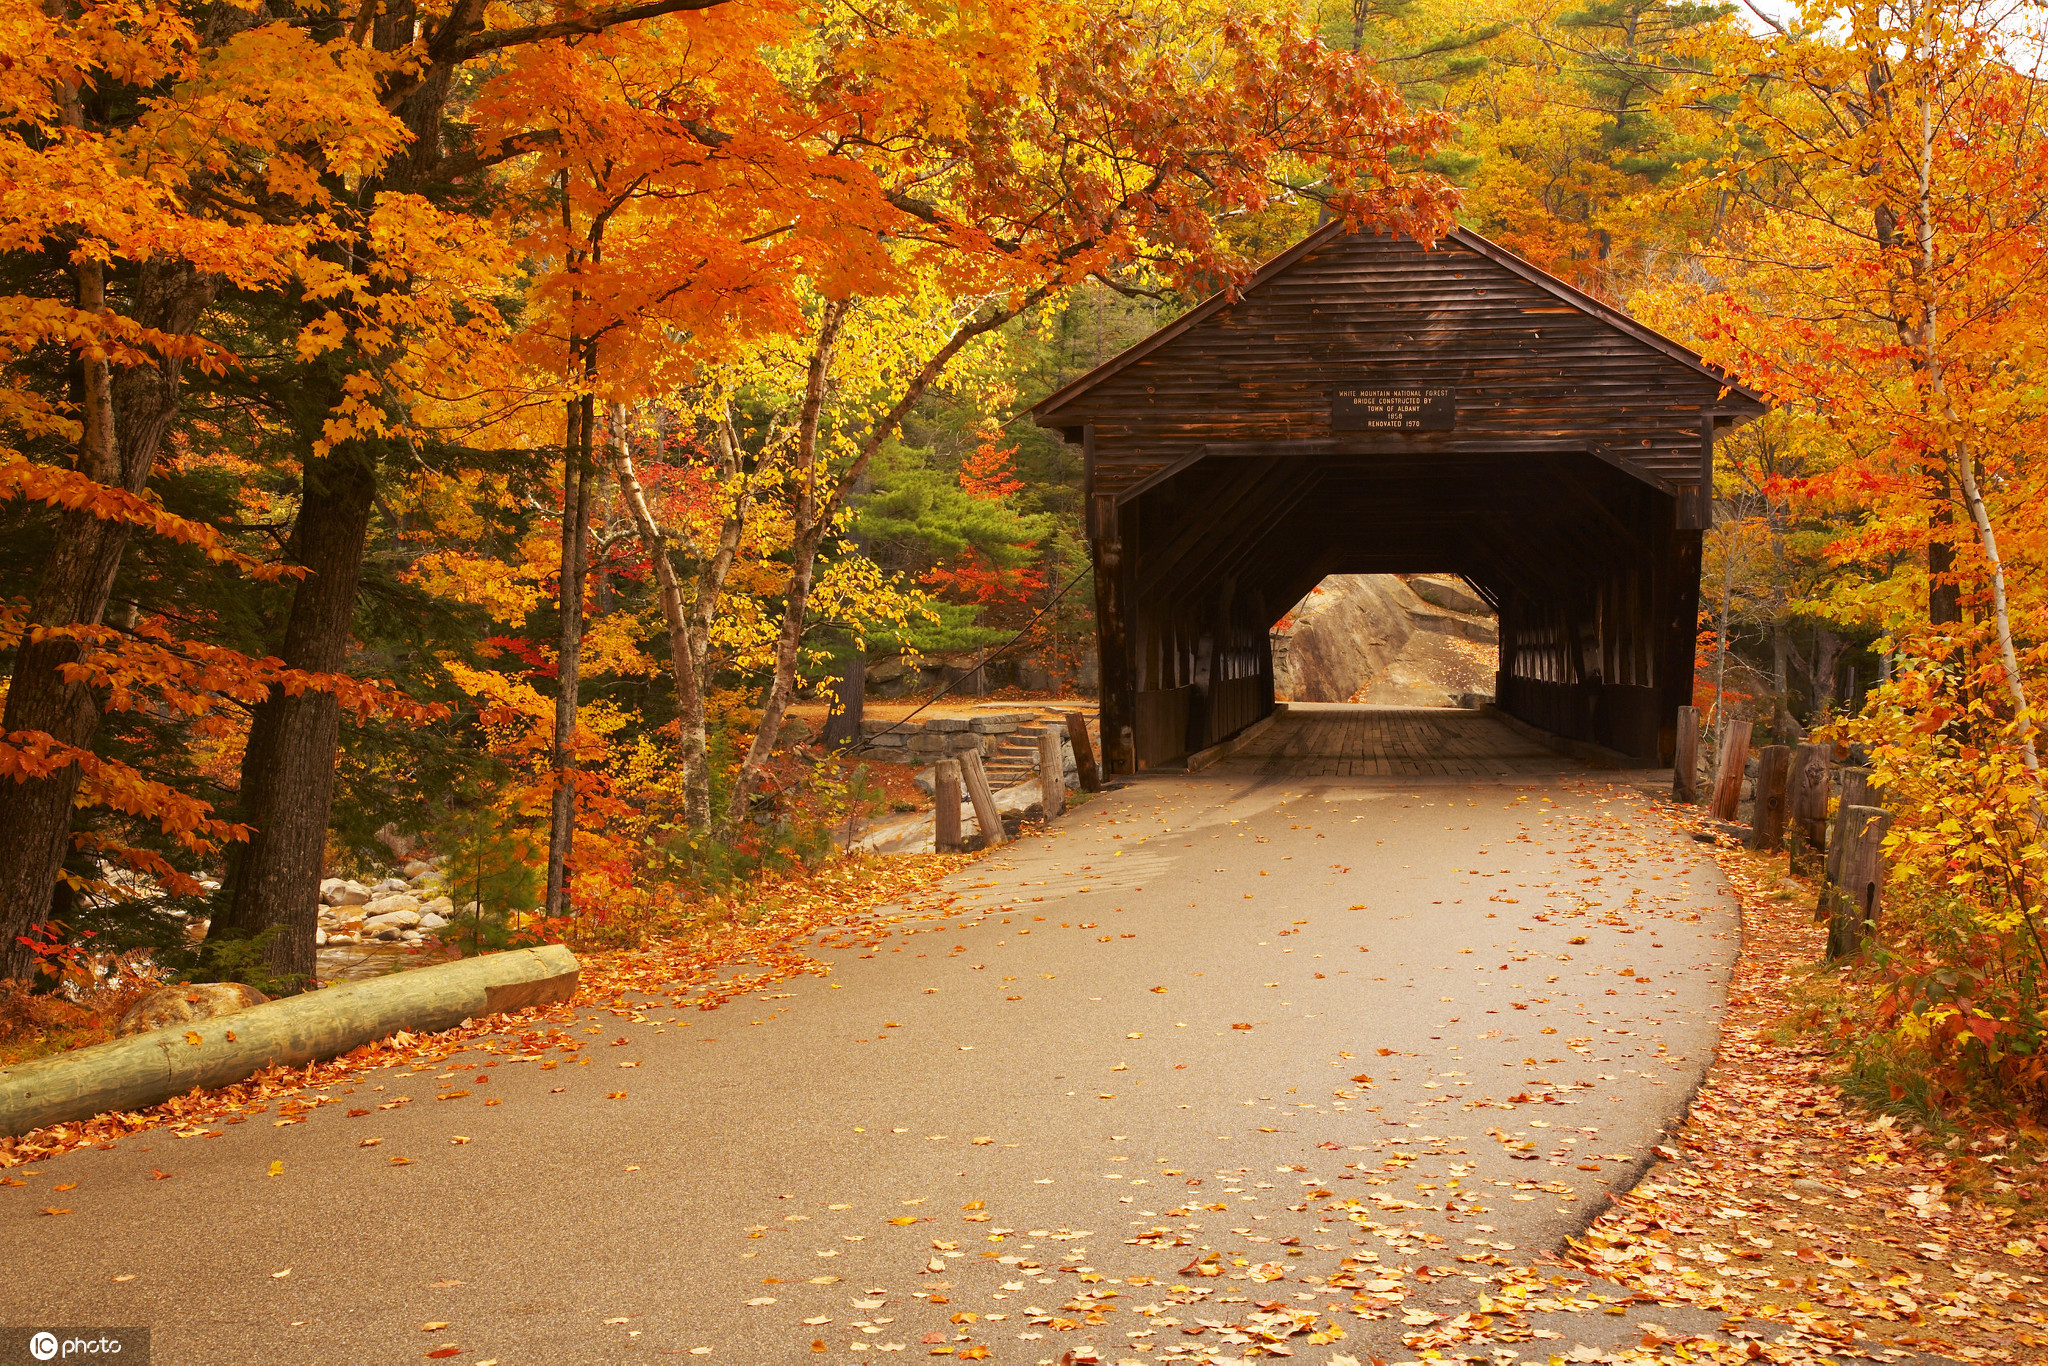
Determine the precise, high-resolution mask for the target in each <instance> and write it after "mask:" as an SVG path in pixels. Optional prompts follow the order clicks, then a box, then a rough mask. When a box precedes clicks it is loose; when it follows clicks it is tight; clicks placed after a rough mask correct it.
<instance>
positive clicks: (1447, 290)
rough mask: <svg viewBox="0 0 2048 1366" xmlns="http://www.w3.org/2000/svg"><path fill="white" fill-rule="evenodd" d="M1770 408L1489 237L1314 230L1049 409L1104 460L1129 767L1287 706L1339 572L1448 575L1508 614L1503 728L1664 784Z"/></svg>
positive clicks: (1121, 742) (1105, 726)
mask: <svg viewBox="0 0 2048 1366" xmlns="http://www.w3.org/2000/svg"><path fill="white" fill-rule="evenodd" d="M1763 411H1764V404H1763V402H1762V401H1761V400H1760V399H1759V398H1758V397H1757V396H1756V395H1754V394H1752V393H1749V392H1748V391H1746V390H1743V389H1741V388H1739V387H1736V386H1734V385H1733V384H1731V382H1730V381H1729V380H1728V379H1727V378H1726V377H1725V376H1723V375H1722V374H1720V373H1718V372H1717V371H1715V370H1712V369H1710V368H1708V367H1707V366H1706V365H1705V364H1703V363H1702V362H1701V361H1700V359H1699V357H1698V356H1697V355H1695V354H1694V353H1692V352H1691V351H1689V350H1687V349H1686V348H1685V347H1683V346H1680V345H1679V344H1677V343H1676V342H1673V341H1671V340H1670V339H1668V338H1666V337H1663V336H1660V335H1658V334H1657V333H1656V332H1654V331H1652V330H1651V329H1649V328H1647V327H1644V326H1643V325H1642V324H1640V323H1637V322H1635V321H1634V320H1632V319H1630V318H1628V317H1627V316H1625V315H1624V314H1622V313H1620V312H1618V311H1616V310H1615V309H1612V308H1609V307H1608V306H1606V305H1605V304H1602V303H1600V302H1599V301H1598V300H1596V299H1594V298H1592V297H1590V296H1589V295H1586V294H1583V293H1581V292H1580V291H1578V290H1577V289H1574V288H1573V287H1571V286H1570V285H1567V284H1565V283H1564V282H1563V281H1561V280H1559V279H1557V278H1555V277H1554V276H1551V275H1549V274H1547V273H1546V272H1544V271H1542V270H1539V269H1537V268H1536V267H1534V266H1531V265H1529V264H1528V263H1527V262H1525V261H1522V260H1520V259H1518V258H1517V257H1515V256H1514V255H1513V254H1512V253H1510V252H1508V251H1506V250H1504V249H1502V248H1500V247H1497V246H1495V245H1494V244H1493V243H1491V242H1489V241H1487V240H1486V239H1485V238H1483V237H1480V236H1478V235H1477V234H1474V233H1470V232H1466V231H1463V230H1457V231H1454V232H1452V233H1451V234H1450V235H1449V236H1448V237H1446V238H1444V239H1443V240H1442V241H1440V242H1439V243H1437V245H1436V246H1435V248H1434V249H1425V248H1423V247H1421V246H1420V245H1418V244H1417V243H1415V242H1413V241H1411V240H1408V239H1406V238H1403V237H1397V236H1391V235H1379V236H1375V235H1372V234H1370V233H1346V232H1344V231H1343V229H1342V226H1341V225H1339V224H1331V225H1329V226H1327V227H1324V228H1322V229H1320V230H1318V231H1316V232H1314V233H1312V234H1310V236H1309V237H1308V238H1306V239H1305V240H1304V241H1302V242H1301V243H1300V244H1299V245H1297V246H1295V247H1294V248H1293V249H1292V250H1290V251H1287V252H1285V253H1284V254H1282V255H1280V256H1278V257H1275V258H1274V259H1273V260H1272V261H1270V262H1268V263H1267V264H1266V266H1265V267H1264V268H1262V269H1261V270H1260V271H1259V272H1258V274H1257V275H1255V276H1254V277H1253V278H1252V280H1251V281H1250V282H1249V283H1248V284H1247V285H1246V286H1245V287H1244V288H1243V289H1242V290H1241V291H1240V293H1239V295H1238V297H1237V298H1235V299H1231V298H1228V297H1226V296H1223V295H1218V296H1216V297H1214V298H1211V299H1210V300H1208V301H1207V302H1206V303H1203V304H1202V305H1200V306H1199V307H1197V308H1195V309H1194V310H1192V311H1191V312H1189V313H1188V314H1186V315H1185V316H1184V317H1182V318H1181V319H1179V320H1178V321H1177V322H1175V323H1173V324H1171V325H1170V326H1168V327H1164V328H1162V329H1160V330H1159V331H1158V332H1155V333H1153V334H1152V335H1151V336H1150V337H1147V338H1146V339H1145V340H1144V341H1142V342H1139V343H1138V344H1137V345H1136V346H1133V347H1131V348H1130V349H1129V350H1128V351H1125V352H1124V353H1123V354H1122V355H1120V356H1117V357H1116V358H1115V359H1113V360H1111V361H1108V362H1107V363H1105V364H1103V365H1101V366H1099V367H1098V368H1097V369H1095V370H1094V371H1092V372H1091V373H1089V374H1086V375H1083V376H1082V377H1081V378H1079V379H1077V380H1075V381H1074V382H1073V383H1071V384H1068V385H1067V386H1066V387H1064V388H1062V389H1060V390H1059V391H1058V392H1057V393H1054V394H1053V395H1051V396H1050V397H1048V398H1046V399H1045V400H1044V401H1043V402H1041V403H1039V404H1038V406H1037V407H1036V408H1035V409H1033V413H1034V415H1035V417H1036V418H1037V421H1038V423H1039V425H1041V426H1044V427H1049V428H1052V429H1055V430H1057V431H1059V432H1060V433H1061V434H1062V435H1063V436H1065V437H1066V439H1067V440H1069V441H1071V442H1075V443H1077V444H1078V445H1080V447H1081V448H1082V453H1083V464H1084V469H1085V476H1084V477H1085V479H1086V495H1087V507H1088V534H1089V537H1090V540H1091V542H1092V544H1093V548H1094V559H1095V606H1096V628H1097V632H1098V636H1099V640H1100V645H1101V651H1102V737H1103V747H1104V749H1105V750H1106V751H1107V754H1106V758H1107V761H1108V764H1109V767H1110V768H1111V770H1112V771H1115V772H1120V773H1132V772H1136V771H1137V770H1138V769H1141V768H1146V767H1150V766H1153V765H1157V764H1162V763H1167V762H1170V761H1172V760H1174V759H1176V758H1179V757H1181V756H1182V755H1185V754H1188V753H1190V752H1192V751H1194V750H1198V749H1202V748H1205V747H1207V746H1209V745H1212V744H1215V743H1217V742H1218V741H1220V740H1223V739H1226V738H1227V737H1229V736H1230V735H1232V734H1234V733H1236V732H1237V731H1239V730H1242V729H1243V728H1244V727H1246V726H1248V725H1250V724H1251V723H1252V722H1254V721H1256V720H1258V719H1259V718H1260V717H1262V716H1264V715H1266V714H1267V713H1269V712H1271V711H1272V710H1273V705H1274V704H1273V659H1272V648H1271V644H1270V636H1269V629H1270V628H1271V627H1272V625H1273V623H1274V622H1275V621H1276V620H1277V619H1278V618H1279V617H1280V615H1281V614H1282V613H1284V612H1285V611H1286V610H1287V609H1288V608H1289V607H1291V606H1292V605H1293V604H1294V603H1295V602H1297V601H1298V600H1299V599H1300V598H1301V597H1302V596H1303V595H1304V594H1305V593H1307V591H1308V590H1309V589H1310V588H1311V587H1313V586H1314V585H1315V584H1316V583H1317V582H1318V581H1319V580H1321V579H1322V578H1323V577H1324V576H1325V575H1328V574H1344V573H1349V574H1375V573H1413V572H1429V571H1434V572H1449V573H1455V574H1460V575H1463V576H1464V577H1465V579H1466V580H1467V581H1468V582H1470V583H1471V585H1472V586H1473V588H1474V589H1475V590H1476V591H1478V592H1479V594H1480V595H1481V596H1483V597H1484V598H1485V599H1486V600H1487V601H1488V602H1489V603H1490V604H1492V605H1493V607H1494V608H1495V610H1496V611H1497V612H1498V613H1499V614H1500V629H1501V652H1500V673H1499V677H1498V680H1497V687H1496V698H1497V700H1498V703H1499V705H1500V706H1501V707H1502V708H1503V709H1504V710H1506V711H1507V712H1509V713H1510V714H1512V715H1515V716H1518V717H1520V718H1522V719H1523V720H1525V721H1528V722H1530V723H1532V724H1534V725H1537V726H1540V727H1542V728H1544V729H1546V730H1549V731H1553V732H1555V733H1557V734H1560V735H1564V736H1568V737H1571V738H1574V739H1581V740H1589V741H1593V742H1595V743H1598V744H1602V745H1606V746H1609V747H1611V748H1614V749H1617V750H1621V751H1623V752H1624V753H1626V754H1628V755H1630V756H1632V757H1634V758H1636V759H1639V760H1640V761H1642V762H1644V763H1646V764H1660V763H1668V762H1669V761H1670V755H1671V750H1672V744H1673V736H1674V734H1675V731H1674V726H1675V722H1676V715H1677V709H1678V708H1679V707H1681V706H1685V705H1688V704H1689V703H1690V702H1691V700H1692V685H1693V677H1692V656H1693V641H1694V632H1695V629H1696V618H1697V615H1698V606H1699V576H1700V533H1701V530H1702V529H1703V528H1704V527H1705V526H1706V525H1707V524H1708V522H1709V519H1710V518H1711V515H1712V477H1711V472H1712V467H1713V445H1714V434H1715V432H1716V431H1717V430H1724V429H1726V428H1728V427H1730V426H1733V425H1736V424H1739V423H1742V422H1745V421H1747V420H1749V419H1750V418H1752V417H1755V416H1757V415H1758V414H1760V413H1761V412H1763Z"/></svg>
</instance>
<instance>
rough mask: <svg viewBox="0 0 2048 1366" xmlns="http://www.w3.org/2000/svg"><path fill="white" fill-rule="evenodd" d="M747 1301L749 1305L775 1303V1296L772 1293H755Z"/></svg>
mask: <svg viewBox="0 0 2048 1366" xmlns="http://www.w3.org/2000/svg"><path fill="white" fill-rule="evenodd" d="M747 1303H748V1304H751V1305H763V1304H773V1303H775V1297H774V1296H773V1295H756V1296H754V1298H752V1299H751V1300H748V1301H747Z"/></svg>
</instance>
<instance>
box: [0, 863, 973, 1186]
mask: <svg viewBox="0 0 2048 1366" xmlns="http://www.w3.org/2000/svg"><path fill="white" fill-rule="evenodd" d="M961 863H962V860H961V858H960V857H959V856H957V855H955V856H949V857H947V858H944V859H941V858H939V857H937V856H927V857H922V858H890V859H845V860H840V861H838V862H835V863H832V864H830V865H828V866H826V867H825V868H823V869H821V870H818V871H816V872H798V873H792V874H790V875H787V876H784V877H781V878H772V879H767V880H765V881H763V882H761V883H758V884H756V885H755V886H753V887H752V888H751V889H749V890H748V891H744V892H735V893H734V894H733V895H732V896H731V897H730V898H729V899H728V900H727V901H726V902H725V904H723V905H722V906H715V907H712V908H709V913H707V914H705V915H703V916H701V917H700V918H699V919H698V921H697V922H696V923H697V928H694V929H692V930H690V931H688V932H686V933H683V934H678V935H676V936H674V937H670V938H655V939H652V940H650V941H649V942H648V943H647V944H646V945H645V946H644V947H642V948H637V949H631V950H622V951H616V952H608V953H586V954H583V955H581V962H582V965H583V972H582V977H581V980H580V982H579V983H578V987H577V992H576V995H575V997H574V998H573V999H572V1000H570V1001H569V1002H567V1003H565V1004H563V1005H560V1006H555V1007H551V1008H544V1009H543V1008H535V1009H529V1010H523V1011H519V1012H516V1013H512V1014H506V1015H494V1016H490V1017H487V1018H485V1019H481V1020H471V1021H468V1022H466V1023H464V1024H463V1025H461V1026H459V1027H457V1028H455V1029H451V1030H446V1031H443V1032H441V1033H438V1034H423V1035H415V1034H410V1033H404V1032H401V1033H399V1034H396V1035H393V1036H392V1037H391V1038H389V1039H386V1040H383V1041H381V1042H378V1043H373V1044H366V1045H364V1046H363V1047H361V1048H358V1049H355V1050H354V1051H353V1052H349V1053H345V1054H343V1055H342V1056H341V1057H338V1058H334V1059H332V1060H331V1061H328V1062H323V1063H313V1064H310V1065H309V1066H307V1067H304V1068H290V1067H276V1068H269V1069H266V1070H265V1071H263V1072H259V1073H257V1074H256V1075H255V1076H253V1077H251V1078H250V1079H249V1080H247V1081H245V1082H242V1083H240V1084H239V1085H235V1086H228V1087H223V1088H221V1089H219V1090H215V1091H200V1090H194V1091H192V1092H190V1093H188V1094H186V1095H183V1096H178V1097H176V1098H174V1099H172V1100H168V1101H165V1102H164V1103H163V1104H161V1105H156V1106H152V1107H150V1108H149V1109H147V1110H137V1111H125V1112H123V1111H117V1112H114V1113H110V1114H104V1115H99V1116H96V1117H94V1118H93V1119H90V1120H86V1121H83V1122H79V1123H71V1124H56V1125H51V1126H49V1127H48V1128H43V1129H36V1130H32V1131H30V1132H29V1133H26V1134H22V1135H19V1136H17V1137H12V1138H0V1169H4V1168H8V1167H18V1166H21V1165H23V1164H24V1163H30V1162H39V1161H43V1160H46V1159H48V1158H52V1157H55V1156H57V1155H59V1154H60V1153H66V1152H69V1151H71V1150H72V1149H74V1148H83V1147H87V1146H92V1145H99V1146H101V1147H110V1146H112V1145H113V1144H114V1142H115V1141H116V1140H118V1139H120V1138H121V1137H123V1136H125V1135H128V1134H133V1133H140V1132H142V1131H144V1130H149V1129H157V1128H163V1127H169V1128H170V1129H171V1130H172V1132H173V1133H175V1134H176V1135H177V1136H178V1137H180V1138H200V1137H208V1136H211V1135H212V1134H215V1133H218V1132H221V1131H220V1130H209V1129H208V1128H207V1126H208V1125H214V1124H242V1123H246V1122H247V1121H248V1120H249V1119H250V1118H252V1117H254V1116H257V1115H264V1114H269V1113H271V1112H272V1110H273V1108H274V1109H275V1112H276V1118H274V1119H273V1120H272V1123H274V1124H280V1125H282V1124H290V1123H293V1122H296V1121H297V1120H299V1119H302V1118H303V1117H304V1116H305V1115H306V1114H309V1113H310V1112H311V1111H312V1110H314V1109H316V1108H317V1107H319V1106H322V1105H332V1104H338V1103H339V1102H340V1101H341V1100H342V1095H341V1094H337V1093H336V1091H337V1088H340V1087H345V1086H349V1085H351V1084H353V1083H355V1082H356V1081H358V1080H360V1079H361V1078H362V1077H363V1076H364V1075H365V1074H367V1073H368V1072H370V1071H372V1070H373V1069H376V1068H383V1067H398V1066H409V1067H411V1068H413V1069H414V1070H416V1071H417V1070H423V1069H426V1068H431V1067H438V1066H440V1065H441V1064H442V1063H444V1062H446V1061H447V1060H448V1059H449V1058H451V1057H453V1056H454V1055H456V1054H458V1053H463V1052H467V1051H476V1052H503V1051H508V1050H522V1049H523V1050H526V1051H533V1050H535V1049H536V1048H549V1049H556V1050H559V1051H562V1052H565V1053H574V1052H576V1051H578V1050H579V1049H581V1048H582V1047H583V1041H582V1040H581V1039H579V1038H573V1037H571V1036H570V1035H569V1034H568V1032H567V1026H568V1025H569V1024H571V1023H573V1022H574V1021H575V1019H576V1017H577V1013H578V1012H579V1011H587V1010H594V1009H608V1010H611V1011H612V1012H613V1013H614V1014H616V1015H619V1016H621V1017H623V1018H628V1019H630V1018H633V1017H634V1016H635V1015H637V1014H639V1013H640V1009H639V1008H636V1006H635V1005H633V1004H630V1003H629V1000H628V998H629V997H631V998H633V999H635V1000H638V1001H640V1003H641V1005H642V1006H643V1007H644V1005H645V998H646V997H647V996H649V995H666V996H668V997H669V998H670V1000H671V1003H672V1004H673V1005H674V1006H675V1007H676V1008H678V1009H681V1008H684V1007H688V1006H695V1007H696V1008H697V1009H699V1010H716V1009H718V1008H719V1007H720V1006H722V1005H724V1004H725V1003H726V1002H728V1001H730V1000H732V999H734V998H735V997H739V996H743V995H745V994H746V993H748V992H751V991H756V990H758V989H760V988H761V987H764V986H769V985H772V984H773V983H776V982H783V981H787V980H789V979H790V978H793V977H797V976H801V975H804V974H807V973H808V974H818V975H822V974H824V973H825V972H826V971H827V970H828V969H827V968H826V966H825V965H824V964H823V963H822V962H820V961H819V960H818V959H817V958H815V957H813V956H812V955H811V954H810V953H808V952H807V951H806V949H805V943H804V941H806V940H807V939H818V938H819V937H820V936H821V935H822V936H823V938H824V939H825V940H828V941H829V942H832V943H840V944H845V943H854V942H864V941H865V940H867V939H869V938H871V937H873V936H874V934H875V933H876V932H877V931H879V930H882V929H885V928H886V927H888V926H890V925H893V924H895V923H897V922H898V921H900V920H904V919H907V918H912V917H920V916H930V915H935V914H936V915H943V914H945V912H946V910H947V908H948V907H949V906H950V905H951V903H952V901H953V900H954V897H955V894H954V893H948V892H941V891H939V890H938V884H939V883H940V882H941V881H942V880H943V879H945V878H946V877H949V876H951V875H953V874H955V873H957V872H958V871H959V870H960V868H961ZM490 1103H491V1104H497V1103H498V1102H496V1101H492V1102H490Z"/></svg>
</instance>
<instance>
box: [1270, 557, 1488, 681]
mask: <svg viewBox="0 0 2048 1366" xmlns="http://www.w3.org/2000/svg"><path fill="white" fill-rule="evenodd" d="M1271 636H1272V648H1273V696H1274V699H1275V700H1276V701H1279V702H1296V703H1307V702H1354V703H1363V704H1365V705H1368V706H1376V707H1467V708H1470V707H1478V706H1482V705H1484V704H1486V703H1488V702H1491V701H1493V689H1494V681H1495V678H1496V676H1497V675H1498V674H1499V673H1500V620H1499V618H1498V617H1497V616H1496V615H1495V614H1494V610H1493V607H1492V606H1491V604H1489V603H1488V602H1487V601H1486V600H1485V599H1484V598H1483V597H1481V596H1480V595H1479V594H1478V592H1477V591H1475V590H1474V589H1473V588H1472V586H1471V585H1470V584H1468V583H1466V582H1465V581H1464V579H1463V578H1461V577H1460V576H1458V575H1456V574H1329V575H1325V576H1324V578H1323V580H1322V582H1320V583H1318V584H1317V585H1316V586H1315V587H1313V588H1311V589H1309V590H1308V595H1307V596H1306V597H1304V598H1303V599H1302V600H1301V601H1300V602H1297V603H1295V604H1294V605H1293V606H1292V607H1290V608H1288V609H1287V612H1286V614H1285V615H1284V616H1282V617H1281V618H1280V620H1279V621H1277V622H1275V623H1274V624H1273V628H1272V631H1271Z"/></svg>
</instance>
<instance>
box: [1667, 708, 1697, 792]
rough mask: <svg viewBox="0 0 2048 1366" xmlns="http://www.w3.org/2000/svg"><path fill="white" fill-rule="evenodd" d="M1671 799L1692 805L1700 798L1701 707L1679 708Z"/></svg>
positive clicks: (1672, 768) (1673, 754)
mask: <svg viewBox="0 0 2048 1366" xmlns="http://www.w3.org/2000/svg"><path fill="white" fill-rule="evenodd" d="M1671 799H1672V800H1673V801H1676V802H1684V803H1685V804H1686V805H1688V806H1691V805H1693V804H1695V803H1697V802H1698V801H1699V799H1700V709H1699V708H1698V707H1680V708H1679V709H1678V740H1677V744H1676V745H1675V746H1674V747H1673V749H1672V754H1671Z"/></svg>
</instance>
